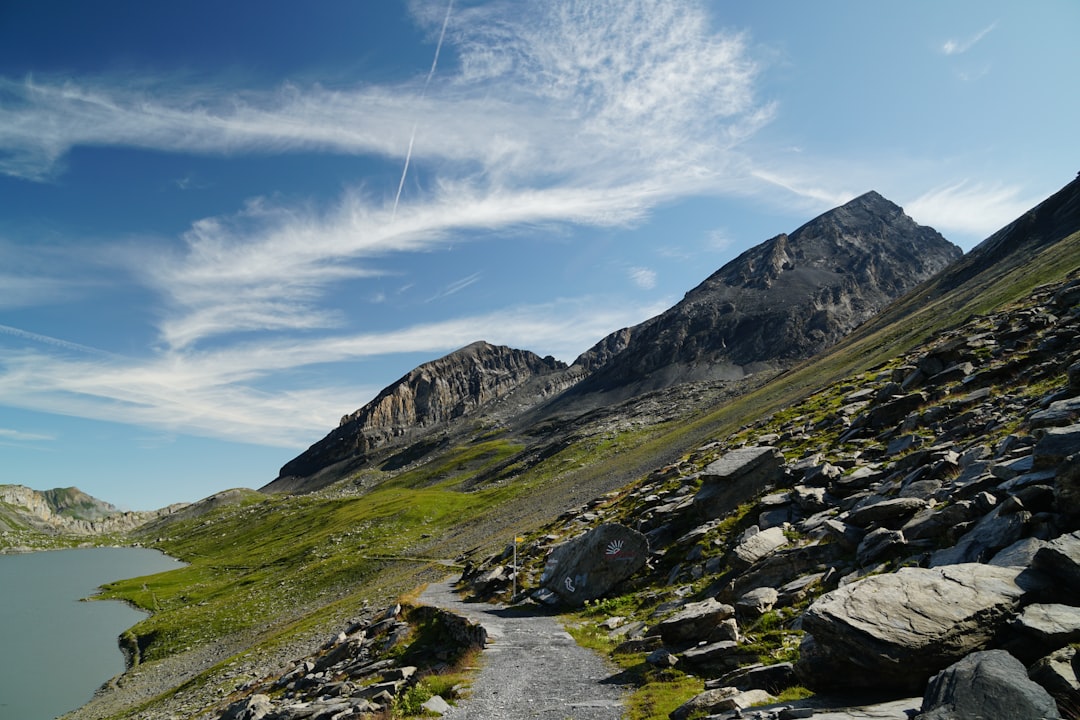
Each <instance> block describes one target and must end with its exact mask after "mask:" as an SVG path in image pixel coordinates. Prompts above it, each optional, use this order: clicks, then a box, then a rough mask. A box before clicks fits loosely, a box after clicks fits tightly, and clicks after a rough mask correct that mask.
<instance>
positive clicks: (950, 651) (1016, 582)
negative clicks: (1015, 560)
mask: <svg viewBox="0 0 1080 720" xmlns="http://www.w3.org/2000/svg"><path fill="white" fill-rule="evenodd" d="M1024 572H1026V571H1024V570H1021V569H1020V568H1001V567H995V566H992V565H982V564H978V563H968V564H963V565H949V566H946V567H943V568H935V569H924V568H901V569H900V570H899V571H897V572H895V573H889V574H885V575H874V576H871V577H868V578H865V579H863V580H861V581H859V582H857V583H853V584H851V585H848V586H846V587H842V588H838V589H836V590H834V591H832V592H830V593H828V594H826V595H824V596H822V597H820V598H818V600H816V601H815V602H814V604H813V605H811V606H810V609H809V610H808V611H807V613H806V615H805V616H804V617H803V629H805V630H806V632H807V633H808V635H807V636H806V637H805V638H804V640H803V646H802V649H801V655H800V658H799V663H798V665H796V667H795V670H796V673H797V674H798V675H799V676H800V677H801V678H802V679H803V682H804V683H806V684H807V685H808V686H809V687H813V688H818V689H826V688H836V687H862V688H879V689H880V688H889V689H896V690H899V691H901V692H911V691H918V690H920V689H922V687H923V686H924V684H925V683H926V679H927V678H928V677H930V676H931V675H933V674H934V673H935V672H938V671H939V670H942V669H943V668H945V667H946V666H947V665H949V664H950V663H952V662H954V661H956V660H959V659H961V658H963V657H964V656H966V655H968V654H969V653H971V652H974V651H975V650H979V649H981V648H984V647H987V646H989V645H990V644H991V643H992V642H993V641H995V640H996V639H997V638H998V637H999V635H1000V634H1001V633H1002V630H1003V629H1004V628H1005V626H1006V624H1007V623H1008V622H1009V621H1010V620H1011V619H1012V618H1013V617H1014V615H1015V613H1016V612H1017V611H1018V610H1019V608H1020V607H1021V604H1022V602H1023V601H1024V599H1025V597H1026V596H1027V593H1028V591H1029V590H1030V589H1031V588H1030V587H1029V586H1027V584H1026V583H1025V578H1024V577H1023V573H1024Z"/></svg>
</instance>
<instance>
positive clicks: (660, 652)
mask: <svg viewBox="0 0 1080 720" xmlns="http://www.w3.org/2000/svg"><path fill="white" fill-rule="evenodd" d="M645 662H647V663H649V664H650V665H653V666H655V667H659V668H669V667H674V666H675V665H677V664H678V662H679V658H678V656H677V655H675V653H673V652H671V651H670V650H668V649H667V648H658V649H656V650H653V651H652V652H651V653H649V654H648V655H646V656H645Z"/></svg>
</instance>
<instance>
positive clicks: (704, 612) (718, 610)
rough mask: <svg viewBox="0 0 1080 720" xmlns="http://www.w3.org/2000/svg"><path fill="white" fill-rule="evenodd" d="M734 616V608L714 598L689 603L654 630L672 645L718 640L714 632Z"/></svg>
mask: <svg viewBox="0 0 1080 720" xmlns="http://www.w3.org/2000/svg"><path fill="white" fill-rule="evenodd" d="M734 616H735V608H733V607H732V606H730V605H725V604H724V603H722V602H718V601H717V600H715V599H714V598H709V599H708V600H702V601H701V602H696V603H690V604H689V605H687V606H685V607H684V608H682V609H681V610H679V612H677V613H675V614H674V615H672V616H671V617H669V618H667V619H666V620H663V621H661V622H660V623H659V624H658V625H657V626H656V628H655V630H656V632H657V634H659V635H660V637H662V638H664V642H666V643H670V644H673V645H678V644H680V643H688V642H690V643H697V642H700V641H703V640H719V639H722V638H718V637H713V633H714V631H716V629H717V627H718V626H719V625H720V623H722V622H723V621H725V620H727V619H728V618H731V617H734Z"/></svg>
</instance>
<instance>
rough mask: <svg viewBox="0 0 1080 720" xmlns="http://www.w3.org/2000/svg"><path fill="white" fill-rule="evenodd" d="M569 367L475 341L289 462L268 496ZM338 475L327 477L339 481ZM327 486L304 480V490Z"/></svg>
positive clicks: (404, 381) (412, 376) (422, 369)
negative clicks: (297, 481) (300, 480)
mask: <svg viewBox="0 0 1080 720" xmlns="http://www.w3.org/2000/svg"><path fill="white" fill-rule="evenodd" d="M565 368H566V365H565V364H564V363H560V362H559V361H557V360H555V359H554V358H551V357H548V358H541V357H539V356H538V355H536V354H534V353H531V352H528V351H526V350H515V349H513V348H509V347H505V346H495V345H489V344H488V343H486V342H476V343H473V344H472V345H468V346H466V347H464V348H462V349H460V350H457V351H456V352H453V353H451V354H449V355H446V356H445V357H442V358H439V359H438V360H433V361H432V362H429V363H425V364H423V365H421V366H419V367H418V368H416V369H415V370H413V371H412V372H410V373H409V374H408V375H406V376H404V377H403V378H401V379H400V380H398V381H397V382H395V383H394V384H392V385H390V386H389V387H387V388H386V389H384V390H383V391H382V392H381V393H379V395H378V396H377V397H376V398H375V399H374V400H372V401H371V402H369V403H368V404H367V405H365V406H364V407H362V408H360V409H359V410H357V411H356V412H354V413H352V414H350V415H346V416H344V417H343V418H341V423H340V425H339V426H338V427H337V428H336V429H335V430H333V431H332V432H330V434H329V435H327V436H326V437H325V438H323V439H322V440H320V441H319V442H317V443H315V444H314V445H312V446H311V447H310V448H308V449H307V451H306V452H304V453H303V454H301V455H300V456H298V457H297V458H295V459H293V460H291V461H290V462H288V463H286V464H285V466H284V467H282V468H281V472H280V473H279V475H278V479H277V480H275V481H274V482H272V483H270V484H269V485H267V486H265V487H264V488H262V490H263V491H265V492H279V491H291V490H295V489H297V487H296V485H297V483H296V482H293V481H294V480H295V479H303V478H309V477H310V476H312V475H314V474H316V473H318V472H320V471H322V470H324V469H326V468H328V467H330V466H332V465H335V464H337V463H342V462H346V461H352V460H357V459H360V460H362V459H363V458H364V456H365V455H366V454H367V453H369V452H371V451H373V450H376V449H378V448H380V447H383V446H385V445H387V444H388V443H391V442H394V441H396V440H400V439H403V438H409V437H413V436H418V435H419V434H421V433H423V432H424V431H427V430H430V429H431V428H432V427H433V426H437V425H439V424H440V423H445V422H447V421H450V420H453V419H455V418H460V417H463V416H466V415H469V414H470V413H472V412H474V411H475V410H476V409H477V408H479V407H481V406H484V405H486V404H489V403H491V402H493V401H495V400H498V399H500V398H503V397H505V396H507V395H509V394H510V393H512V392H513V391H514V390H516V389H517V388H519V387H521V386H522V385H523V384H524V383H526V382H528V381H529V380H532V379H535V378H537V377H540V376H544V375H552V374H554V373H555V372H557V371H559V370H563V369H565ZM338 477H339V476H338V475H334V476H332V477H330V478H328V479H327V482H332V481H333V480H337V479H338ZM327 482H322V483H320V482H318V481H314V482H310V481H309V482H304V483H303V485H302V490H303V491H312V490H316V489H318V488H319V487H321V486H322V485H324V484H327Z"/></svg>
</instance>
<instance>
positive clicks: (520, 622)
mask: <svg viewBox="0 0 1080 720" xmlns="http://www.w3.org/2000/svg"><path fill="white" fill-rule="evenodd" d="M420 602H422V603H424V604H426V605H433V606H436V607H441V608H444V609H446V610H451V611H453V612H455V613H458V614H460V615H464V616H465V617H467V618H469V619H471V620H475V621H477V622H479V623H480V624H481V625H483V626H484V628H485V629H486V630H487V633H488V646H487V647H486V648H485V649H484V651H483V654H482V655H481V667H480V672H479V674H478V675H477V677H476V679H475V681H474V682H473V684H472V687H471V689H470V692H469V696H468V697H467V698H466V699H464V700H461V701H459V702H458V705H457V707H455V708H453V709H452V710H451V711H450V712H449V713H447V714H446V715H445V716H444V717H446V718H447V719H448V720H523V719H524V718H541V719H542V720H618V718H620V717H622V705H621V700H622V698H623V695H624V694H625V692H624V688H622V687H621V686H620V685H618V684H616V683H615V682H614V680H613V678H614V676H615V675H616V674H617V672H618V670H617V669H616V668H614V667H613V666H611V665H610V664H608V663H607V662H606V661H605V660H604V659H603V658H601V657H599V656H598V655H596V654H595V653H593V652H592V651H591V650H587V649H585V648H583V647H581V646H579V645H578V644H577V643H575V642H574V640H573V638H571V637H570V635H569V634H568V633H567V632H566V630H564V629H563V627H562V626H561V625H560V624H559V621H558V619H557V618H555V617H552V616H550V615H543V614H531V615H530V614H523V613H522V612H521V611H519V610H516V609H507V608H505V607H503V606H499V605H489V604H486V603H466V602H462V601H461V599H460V598H459V597H458V596H457V595H456V594H455V593H454V592H453V590H452V589H451V587H450V582H448V581H444V582H441V583H437V584H432V585H429V586H428V587H427V590H425V591H424V593H423V594H422V595H421V596H420Z"/></svg>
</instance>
